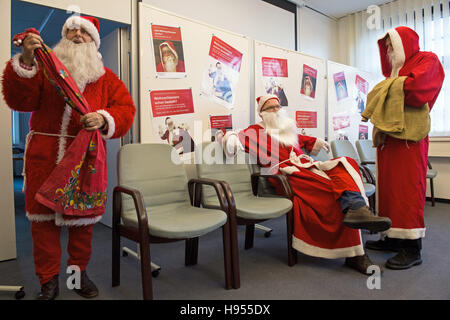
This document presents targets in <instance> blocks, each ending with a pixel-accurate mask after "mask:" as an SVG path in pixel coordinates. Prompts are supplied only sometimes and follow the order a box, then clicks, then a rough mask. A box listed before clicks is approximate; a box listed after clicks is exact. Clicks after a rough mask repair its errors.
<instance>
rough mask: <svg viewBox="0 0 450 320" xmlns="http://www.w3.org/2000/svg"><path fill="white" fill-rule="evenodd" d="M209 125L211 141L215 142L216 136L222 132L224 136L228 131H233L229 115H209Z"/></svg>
mask: <svg viewBox="0 0 450 320" xmlns="http://www.w3.org/2000/svg"><path fill="white" fill-rule="evenodd" d="M209 124H210V126H211V141H213V142H214V141H216V134H217V132H218V131H222V133H223V134H224V135H225V134H226V133H227V132H228V131H231V130H233V117H232V115H231V114H229V115H210V116H209Z"/></svg>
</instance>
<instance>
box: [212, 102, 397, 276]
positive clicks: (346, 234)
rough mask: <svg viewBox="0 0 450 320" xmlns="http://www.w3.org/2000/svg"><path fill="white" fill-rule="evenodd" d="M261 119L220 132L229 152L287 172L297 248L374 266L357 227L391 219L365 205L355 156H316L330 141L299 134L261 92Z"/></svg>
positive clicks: (383, 224)
mask: <svg viewBox="0 0 450 320" xmlns="http://www.w3.org/2000/svg"><path fill="white" fill-rule="evenodd" d="M257 102H258V113H259V115H260V117H261V118H262V119H263V121H262V122H260V123H258V124H255V125H252V126H250V127H249V128H247V129H245V130H243V131H240V132H233V131H230V132H227V134H226V135H225V136H223V134H220V131H219V134H218V136H217V137H216V138H217V141H218V142H219V143H221V144H222V147H223V149H224V152H225V153H226V155H227V156H228V157H233V156H234V155H235V154H236V153H237V151H238V149H241V150H244V151H245V152H248V153H250V154H251V155H252V156H253V157H254V158H255V159H257V162H258V164H259V165H260V166H261V167H263V168H265V169H267V170H268V172H269V174H277V173H278V174H280V173H281V174H284V175H286V176H287V178H288V181H289V184H290V186H291V189H292V193H293V199H292V201H293V206H294V208H293V210H294V236H293V239H292V243H293V247H294V248H295V249H296V250H298V251H300V252H302V253H304V254H307V255H310V256H314V257H321V258H327V259H338V258H346V259H345V265H347V266H349V267H351V268H353V269H356V270H357V271H359V272H361V273H363V274H367V275H368V274H369V273H368V271H367V269H368V268H369V267H370V266H371V265H373V263H372V262H371V261H370V259H369V258H368V256H367V255H366V254H365V253H364V249H363V246H362V243H361V234H360V230H359V229H368V230H371V231H374V232H377V231H383V230H387V229H388V228H389V227H390V225H391V224H390V220H389V219H388V218H379V217H377V216H375V215H373V214H372V212H371V211H370V209H369V208H368V206H367V203H368V201H367V198H366V196H365V194H364V186H363V182H362V179H361V176H360V173H359V169H358V165H357V164H356V162H355V161H354V160H353V159H351V158H338V159H333V160H330V161H326V162H319V161H314V160H313V159H312V158H310V157H309V156H307V155H305V154H304V153H303V151H302V149H305V150H306V151H308V152H309V153H310V154H312V155H316V154H317V153H318V152H319V151H320V150H321V149H322V148H323V149H325V150H326V151H329V145H328V143H326V142H325V141H324V140H322V139H320V138H314V137H307V136H303V135H299V134H297V131H296V130H297V129H296V125H295V121H294V120H292V119H290V118H288V117H287V116H286V115H285V113H284V110H283V109H282V108H281V106H280V101H279V100H278V98H277V97H276V96H275V95H266V96H263V97H259V98H258V99H257Z"/></svg>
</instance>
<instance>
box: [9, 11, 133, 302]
mask: <svg viewBox="0 0 450 320" xmlns="http://www.w3.org/2000/svg"><path fill="white" fill-rule="evenodd" d="M99 28H100V26H99V22H98V20H97V19H96V18H92V17H78V16H72V17H70V18H69V19H67V21H66V23H65V24H64V27H63V30H62V40H61V42H60V43H58V44H57V45H56V47H55V48H54V52H55V54H56V55H57V56H58V58H59V59H60V60H61V62H62V63H63V64H64V65H65V66H66V67H67V69H68V70H69V72H70V73H71V75H72V76H73V78H74V80H75V82H76V84H77V85H78V87H79V88H80V90H81V92H82V93H83V95H84V97H85V98H86V100H87V101H88V103H89V106H90V109H91V110H92V112H91V113H89V114H86V115H84V116H82V117H81V116H80V115H79V114H78V113H77V112H74V111H73V110H72V108H70V107H69V106H68V105H66V103H65V101H64V99H63V98H62V97H60V96H59V95H58V93H57V91H56V90H55V88H54V86H53V85H52V84H51V83H50V82H49V81H48V80H47V78H46V77H45V75H44V72H43V70H41V69H40V68H39V66H38V64H37V63H36V61H35V60H34V51H35V50H36V49H38V48H41V47H42V43H43V40H42V39H41V38H40V37H39V36H38V35H36V34H32V33H29V34H28V35H27V36H26V38H25V39H24V40H23V48H22V53H21V54H17V55H16V56H14V57H13V58H12V59H11V61H9V62H8V64H7V66H6V68H5V70H4V73H3V82H2V83H3V95H4V98H5V101H6V102H7V104H8V106H9V107H10V108H11V109H14V110H17V111H21V112H32V115H31V119H30V134H29V135H28V138H27V146H26V153H25V155H26V156H25V164H26V166H25V175H26V184H25V187H26V191H25V209H26V211H27V217H28V219H29V220H30V222H31V234H32V239H33V255H34V262H35V270H36V275H37V276H38V278H39V281H40V283H41V292H40V293H39V295H38V299H41V300H51V299H54V298H56V296H57V295H58V293H59V283H58V282H59V280H58V274H59V271H60V264H61V245H60V232H61V227H62V226H66V227H67V228H68V233H69V242H68V246H67V251H68V254H69V260H68V265H69V266H76V267H77V268H78V269H79V270H80V271H81V274H80V275H81V279H80V280H81V287H80V288H76V289H74V291H75V292H77V293H78V294H79V295H81V296H83V297H85V298H93V297H95V296H97V295H98V294H99V292H98V289H97V287H96V286H95V284H94V283H93V282H92V281H91V280H90V279H89V277H88V276H87V274H86V267H87V265H88V263H89V260H90V257H91V240H92V229H93V225H94V224H95V223H96V222H98V221H99V220H100V219H101V215H102V214H103V213H102V214H100V215H97V216H87V217H83V218H74V217H69V216H66V215H63V214H61V213H58V212H54V211H52V210H50V209H49V208H47V207H45V206H43V205H41V204H40V203H39V202H37V201H36V199H35V194H36V192H37V191H38V190H39V188H40V187H41V185H42V183H43V182H44V181H45V180H46V179H47V177H48V176H49V175H50V173H51V172H52V171H53V169H54V168H55V167H56V166H57V164H58V163H59V162H60V161H61V160H62V159H63V157H64V154H65V152H66V150H67V149H68V148H69V146H70V144H71V143H72V142H73V141H74V138H75V137H76V135H77V134H78V132H79V131H80V130H82V129H83V128H85V129H86V130H88V131H94V130H100V132H101V135H102V137H103V138H104V139H115V138H120V137H122V136H123V135H125V133H126V132H127V131H128V130H129V129H130V127H131V125H132V123H133V119H134V114H135V112H136V108H135V106H134V103H133V100H132V98H131V96H130V94H129V92H128V90H127V89H126V87H125V85H124V84H123V82H122V81H120V80H119V79H118V78H117V76H116V75H115V74H114V73H113V72H112V71H111V70H109V69H108V68H106V67H104V66H103V62H102V59H101V55H100V53H99V52H98V49H99V47H100V34H99V30H100V29H99ZM88 196H90V195H88ZM83 199H84V198H82V199H81V200H80V199H78V200H77V201H82V200H83ZM77 268H75V269H77Z"/></svg>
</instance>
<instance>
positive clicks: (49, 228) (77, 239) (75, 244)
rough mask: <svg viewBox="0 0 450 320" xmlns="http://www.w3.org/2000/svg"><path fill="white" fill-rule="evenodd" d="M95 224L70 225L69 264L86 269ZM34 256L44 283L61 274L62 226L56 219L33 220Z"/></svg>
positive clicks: (37, 271) (37, 272)
mask: <svg viewBox="0 0 450 320" xmlns="http://www.w3.org/2000/svg"><path fill="white" fill-rule="evenodd" d="M92 229H93V225H88V226H73V227H68V231H69V242H68V245H67V251H68V253H69V259H68V262H67V265H68V266H78V267H79V268H80V270H81V271H85V270H86V267H87V265H88V263H89V260H90V258H91V252H92V248H91V240H92ZM31 235H32V237H33V256H34V264H35V269H36V275H37V276H38V277H39V281H40V283H41V285H42V284H44V283H47V282H48V281H50V280H51V279H52V278H53V277H54V276H55V275H57V274H59V271H60V267H61V243H60V235H61V227H58V226H57V225H55V221H45V222H31Z"/></svg>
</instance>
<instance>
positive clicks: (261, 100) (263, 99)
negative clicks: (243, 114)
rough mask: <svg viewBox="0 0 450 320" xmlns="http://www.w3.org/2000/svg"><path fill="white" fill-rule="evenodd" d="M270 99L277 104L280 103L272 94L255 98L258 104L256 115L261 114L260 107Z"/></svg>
mask: <svg viewBox="0 0 450 320" xmlns="http://www.w3.org/2000/svg"><path fill="white" fill-rule="evenodd" d="M272 99H275V100H277V101H278V103H280V99H278V97H277V96H276V95H274V94H268V95H265V96H261V97H258V98H256V102H257V103H258V113H261V109H262V107H263V106H264V105H265V104H266V102H267V101H269V100H272Z"/></svg>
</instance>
